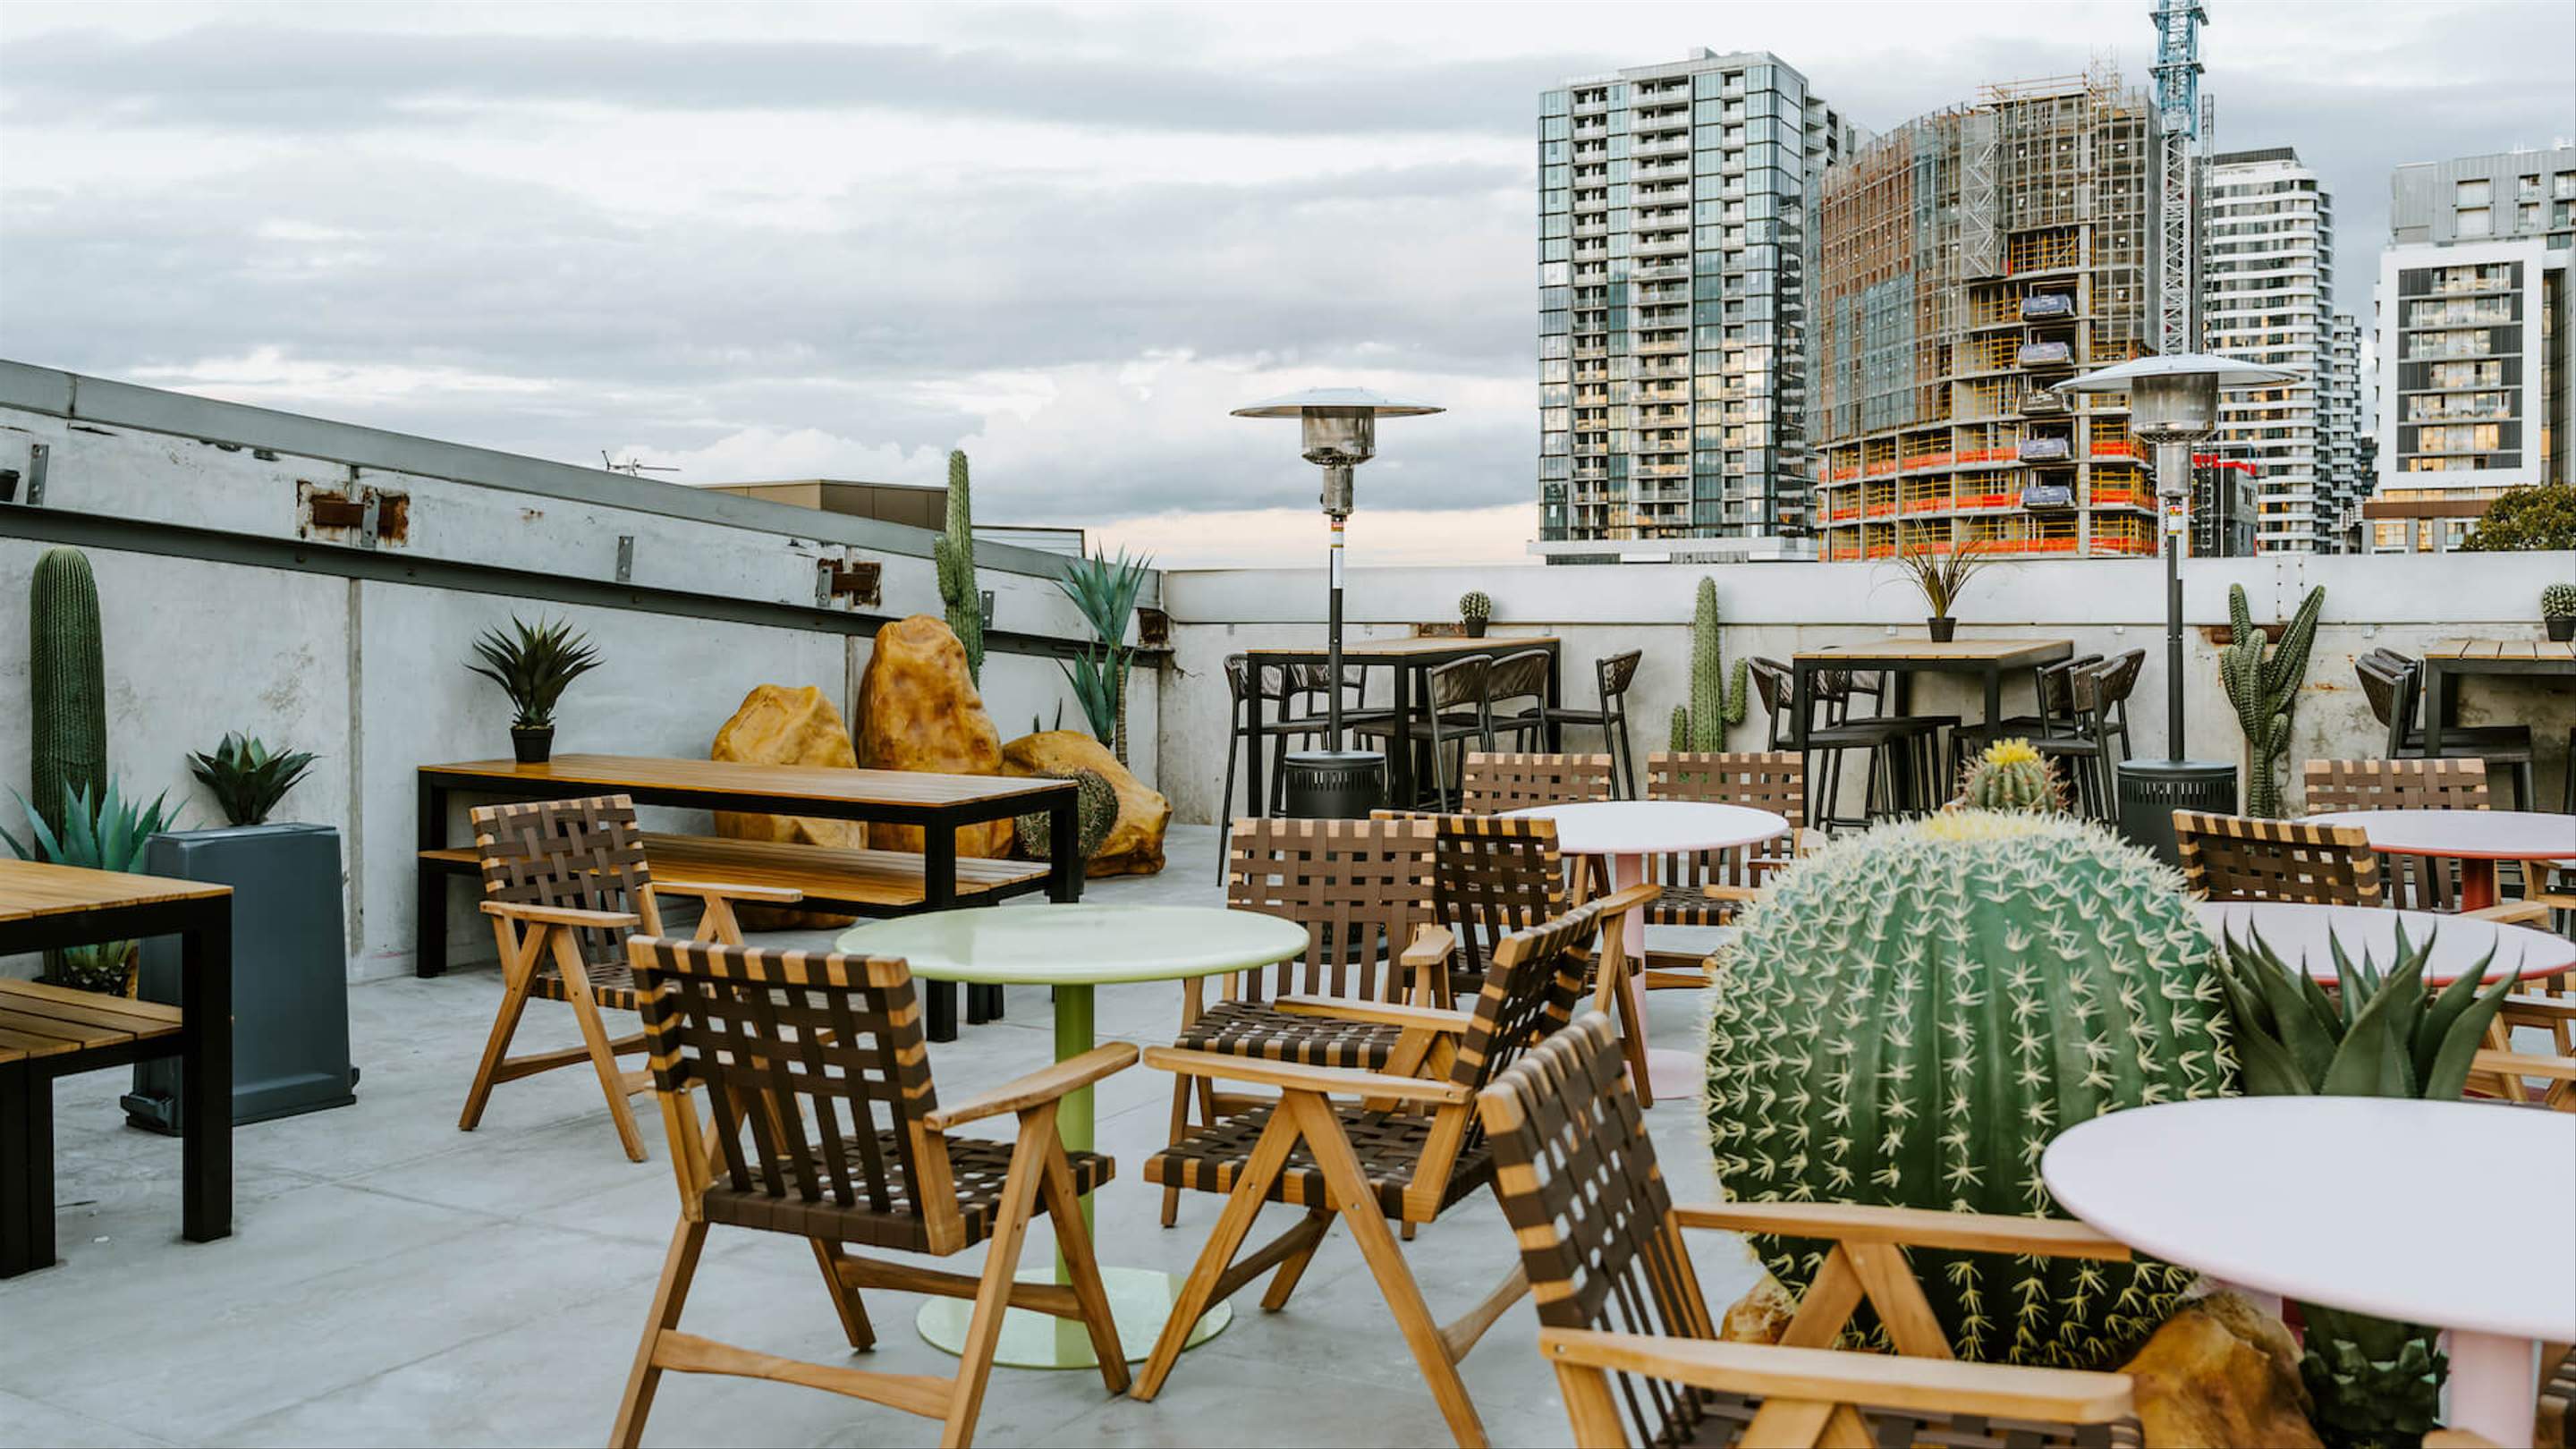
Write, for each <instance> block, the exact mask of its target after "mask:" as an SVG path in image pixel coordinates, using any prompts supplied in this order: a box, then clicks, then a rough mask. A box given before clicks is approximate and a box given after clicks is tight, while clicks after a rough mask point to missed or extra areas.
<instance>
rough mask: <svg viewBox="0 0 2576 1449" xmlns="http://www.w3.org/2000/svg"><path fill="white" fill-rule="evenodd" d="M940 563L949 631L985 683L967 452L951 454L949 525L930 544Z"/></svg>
mask: <svg viewBox="0 0 2576 1449" xmlns="http://www.w3.org/2000/svg"><path fill="white" fill-rule="evenodd" d="M930 557H931V561H932V562H933V563H935V564H937V565H938V566H939V602H941V603H942V604H945V605H947V607H948V632H950V633H952V634H954V635H956V636H957V642H958V643H960V644H963V645H965V646H966V673H967V676H968V677H969V678H971V679H973V680H974V681H975V682H976V683H977V684H981V683H983V682H984V596H983V594H982V593H981V592H980V591H979V590H977V589H976V587H975V500H974V498H973V496H972V495H971V494H969V493H968V492H967V487H966V455H965V454H964V453H963V452H960V451H958V450H956V449H954V448H952V449H950V450H949V453H948V527H947V530H946V531H945V532H943V533H941V534H940V535H939V537H938V538H937V539H936V540H935V541H933V542H932V544H931V546H930Z"/></svg>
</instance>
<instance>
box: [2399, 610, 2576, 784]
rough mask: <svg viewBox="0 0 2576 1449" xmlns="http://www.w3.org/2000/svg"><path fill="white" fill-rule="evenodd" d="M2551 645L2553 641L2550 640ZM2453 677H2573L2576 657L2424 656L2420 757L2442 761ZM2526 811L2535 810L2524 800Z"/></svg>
mask: <svg viewBox="0 0 2576 1449" xmlns="http://www.w3.org/2000/svg"><path fill="white" fill-rule="evenodd" d="M2553 642H2554V641H2553ZM2454 674H2504V675H2515V674H2567V675H2576V655H2568V654H2559V655H2554V656H2543V657H2541V658H2537V659H2503V658H2497V659H2482V658H2478V657H2475V656H2465V657H2456V656H2455V657H2451V658H2444V657H2442V656H2440V655H2437V654H2429V653H2428V654H2426V655H2425V656H2424V755H2425V758H2427V759H2433V760H2438V759H2440V758H2442V718H2443V716H2445V715H2447V714H2449V713H2450V712H2451V681H2450V678H2449V676H2451V675H2454ZM2521 803H2522V807H2523V808H2524V809H2526V810H2529V809H2533V808H2536V807H2535V806H2534V804H2533V802H2531V801H2529V800H2525V801H2523V802H2521Z"/></svg>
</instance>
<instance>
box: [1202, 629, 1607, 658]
mask: <svg viewBox="0 0 2576 1449" xmlns="http://www.w3.org/2000/svg"><path fill="white" fill-rule="evenodd" d="M1564 642H1565V641H1564V640H1562V639H1559V638H1557V637H1556V636H1555V635H1553V634H1488V635H1486V636H1485V637H1483V638H1481V639H1470V638H1467V637H1465V636H1464V635H1457V634H1429V635H1422V636H1418V637H1416V638H1411V639H1354V640H1348V641H1345V642H1344V643H1343V645H1342V657H1343V658H1344V659H1370V658H1378V659H1395V658H1402V657H1404V656H1406V655H1410V654H1448V653H1458V654H1474V653H1480V652H1485V651H1491V652H1493V653H1496V654H1501V653H1507V652H1509V651H1511V650H1514V649H1530V648H1537V647H1540V646H1543V645H1550V644H1556V645H1562V644H1563V643H1564ZM1244 652H1245V653H1247V654H1258V655H1261V656H1263V657H1264V658H1279V657H1282V656H1291V655H1293V656H1296V657H1298V658H1306V659H1321V658H1323V657H1325V655H1326V654H1328V653H1329V652H1331V651H1330V648H1329V646H1327V645H1323V644H1280V645H1265V646H1261V647H1257V648H1250V649H1246V650H1245V651H1244Z"/></svg>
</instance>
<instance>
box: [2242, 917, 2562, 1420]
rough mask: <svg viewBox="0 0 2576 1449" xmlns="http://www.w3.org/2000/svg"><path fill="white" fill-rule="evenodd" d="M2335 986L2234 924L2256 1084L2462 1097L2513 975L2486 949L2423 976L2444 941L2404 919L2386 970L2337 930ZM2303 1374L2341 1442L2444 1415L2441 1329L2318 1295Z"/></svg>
mask: <svg viewBox="0 0 2576 1449" xmlns="http://www.w3.org/2000/svg"><path fill="white" fill-rule="evenodd" d="M2328 941H2329V945H2330V947H2331V949H2332V952H2333V956H2334V962H2335V978H2336V990H2335V991H2334V992H2333V993H2332V994H2329V993H2328V992H2327V991H2326V990H2325V988H2323V987H2321V986H2319V985H2318V984H2317V983H2316V981H2315V980H2314V979H2313V978H2312V977H2310V976H2309V975H2308V973H2307V972H2306V971H2305V970H2302V969H2300V968H2298V967H2295V966H2292V965H2289V964H2288V963H2286V962H2284V961H2283V960H2282V959H2281V958H2280V957H2279V956H2278V955H2276V954H2274V952H2273V951H2272V948H2271V947H2270V946H2268V945H2265V944H2264V942H2263V939H2262V937H2261V936H2260V935H2254V934H2249V935H2248V936H2247V938H2246V939H2244V940H2242V941H2240V940H2238V939H2236V937H2235V935H2234V934H2233V933H2232V932H2231V933H2230V934H2229V935H2228V938H2227V941H2226V944H2225V948H2224V950H2223V951H2222V952H2221V953H2220V956H2219V959H2218V961H2217V962H2216V976H2217V979H2218V983H2219V987H2220V990H2221V991H2222V992H2223V994H2224V997H2225V1001H2226V1014H2227V1018H2228V1024H2229V1027H2230V1032H2229V1035H2230V1038H2231V1039H2232V1040H2233V1042H2234V1044H2235V1049H2236V1060H2237V1064H2238V1068H2239V1075H2240V1079H2241V1081H2242V1083H2243V1087H2244V1091H2245V1094H2246V1095H2247V1096H2249V1097H2265V1096H2291V1097H2305V1096H2324V1097H2414V1098H2421V1099H2423V1100H2425V1101H2435V1102H2447V1101H2455V1100H2457V1099H2458V1098H2459V1096H2460V1094H2461V1092H2462V1091H2463V1090H2465V1089H2466V1088H2467V1086H2468V1081H2469V1066H2470V1062H2471V1060H2472V1059H2473V1058H2474V1057H2475V1056H2476V1055H2477V1051H2478V1048H2479V1047H2480V1046H2481V1045H2483V1044H2484V1043H2485V1040H2486V1033H2487V1028H2488V1026H2489V1025H2491V1024H2492V1023H2493V1022H2494V1021H2495V1018H2496V1013H2497V1012H2499V1011H2501V1010H2503V1008H2504V1002H2505V997H2506V996H2507V995H2508V994H2510V993H2511V992H2512V990H2513V987H2514V976H2513V973H2511V972H2506V973H2505V974H2504V975H2502V976H2500V977H2499V978H2497V980H2496V981H2494V982H2493V983H2492V984H2482V983H2483V978H2484V977H2485V975H2486V971H2487V966H2488V964H2489V962H2491V961H2492V960H2493V959H2494V955H2495V953H2494V952H2493V951H2492V950H2490V951H2489V952H2488V953H2487V957H2486V959H2485V960H2481V961H2479V962H2478V963H2477V966H2476V967H2475V969H2473V970H2469V971H2464V972H2462V973H2461V974H2460V976H2459V977H2458V979H2456V980H2454V981H2452V982H2451V984H2449V985H2448V986H2445V987H2443V988H2441V990H2439V991H2438V992H2437V991H2434V990H2433V989H2432V988H2430V987H2428V986H2426V985H2425V983H2424V963H2425V962H2426V961H2428V960H2430V959H2431V958H2432V954H2433V941H2432V938H2431V937H2429V936H2428V937H2426V938H2425V939H2424V941H2423V942H2422V943H2421V944H2417V943H2414V942H2410V941H2409V940H2408V939H2407V937H2406V928H2405V926H2404V925H2402V924H2401V925H2399V926H2398V927H2397V956H2396V964H2395V965H2394V966H2393V967H2391V968H2390V969H2389V970H2387V971H2386V972H2382V971H2381V970H2380V969H2379V968H2378V966H2377V965H2376V964H2375V963H2374V962H2372V961H2371V960H2370V958H2369V956H2368V955H2367V953H2365V954H2364V955H2363V956H2362V957H2361V958H2360V959H2358V960H2356V959H2354V958H2353V957H2352V956H2350V955H2349V954H2348V953H2346V952H2345V950H2344V949H2343V943H2342V942H2341V941H2339V940H2335V939H2334V938H2332V937H2329V938H2328ZM2299 1314H2300V1317H2301V1318H2302V1319H2303V1320H2304V1321H2305V1323H2306V1325H2307V1342H2306V1353H2305V1355H2304V1356H2303V1357H2302V1358H2301V1359H2300V1361H2299V1377H2300V1378H2301V1379H2302V1380H2304V1381H2305V1382H2306V1384H2307V1387H2308V1393H2309V1395H2310V1396H2311V1397H2312V1398H2313V1399H2315V1401H2316V1424H2317V1430H2318V1433H2319V1434H2320V1436H2321V1437H2323V1438H2324V1439H2325V1441H2326V1442H2327V1443H2328V1444H2331V1445H2336V1446H2360V1445H2413V1444H2415V1443H2417V1442H2419V1441H2420V1440H2421V1439H2422V1437H2423V1435H2424V1434H2425V1433H2426V1432H2427V1431H2429V1430H2431V1429H2432V1428H2433V1426H2434V1422H2435V1413H2436V1410H2437V1407H2438V1403H2439V1399H2440V1395H2441V1391H2442V1378H2443V1375H2444V1373H2445V1372H2446V1369H2447V1365H2446V1363H2445V1361H2444V1358H2443V1355H2442V1354H2441V1352H2440V1351H2439V1349H2437V1348H2436V1347H2435V1344H2436V1341H2437V1336H2438V1334H2439V1333H2440V1330H2439V1329H2437V1328H2430V1327H2426V1326H2425V1325H2422V1324H2416V1323H2397V1322H2394V1321H2391V1320H2389V1319H2385V1318H2374V1317H2372V1316H2371V1315H2369V1314H2366V1313H2352V1312H2348V1311H2346V1310H2344V1309H2340V1308H2327V1307H2323V1306H2321V1305H2318V1304H2313V1303H2302V1304H2300V1305H2299Z"/></svg>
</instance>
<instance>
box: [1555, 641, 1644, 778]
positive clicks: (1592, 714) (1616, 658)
mask: <svg viewBox="0 0 2576 1449" xmlns="http://www.w3.org/2000/svg"><path fill="white" fill-rule="evenodd" d="M1645 657H1646V654H1645V651H1644V650H1642V649H1631V650H1628V651H1627V652H1625V653H1623V654H1608V655H1604V656H1602V657H1601V658H1599V659H1595V660H1593V661H1592V678H1593V681H1594V683H1595V684H1596V685H1597V686H1598V687H1599V688H1600V691H1601V707H1600V708H1599V709H1567V708H1565V707H1563V706H1562V705H1558V706H1551V707H1550V708H1549V710H1548V712H1547V718H1548V722H1549V723H1550V724H1555V725H1583V726H1586V727H1588V728H1591V729H1597V730H1599V731H1601V744H1602V748H1604V749H1606V750H1608V751H1609V752H1610V759H1611V761H1612V764H1611V770H1612V776H1611V778H1612V779H1614V780H1616V779H1618V778H1619V776H1620V774H1622V773H1624V774H1625V775H1626V777H1627V781H1626V785H1625V787H1624V788H1623V789H1622V790H1620V792H1619V795H1620V798H1622V799H1626V800H1634V799H1636V798H1637V753H1636V748H1635V747H1634V746H1632V745H1631V744H1629V743H1628V686H1629V685H1630V684H1631V683H1633V682H1634V681H1635V680H1636V678H1637V664H1638V662H1639V661H1640V660H1643V659H1644V658H1645Z"/></svg>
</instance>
